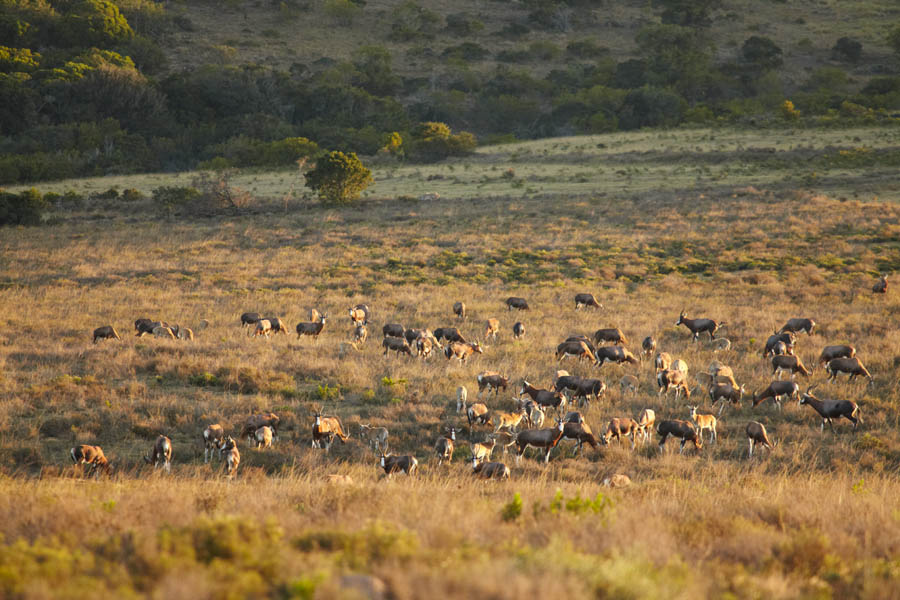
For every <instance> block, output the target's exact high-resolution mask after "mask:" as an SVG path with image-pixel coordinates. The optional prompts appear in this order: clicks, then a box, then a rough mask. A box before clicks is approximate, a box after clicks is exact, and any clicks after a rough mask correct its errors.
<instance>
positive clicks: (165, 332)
mask: <svg viewBox="0 0 900 600" xmlns="http://www.w3.org/2000/svg"><path fill="white" fill-rule="evenodd" d="M153 336H154V337H158V338H168V339H170V340H174V339H176V338H175V332H174V331H172V328H171V327H165V326H163V325H157V326H156V327H154V328H153Z"/></svg>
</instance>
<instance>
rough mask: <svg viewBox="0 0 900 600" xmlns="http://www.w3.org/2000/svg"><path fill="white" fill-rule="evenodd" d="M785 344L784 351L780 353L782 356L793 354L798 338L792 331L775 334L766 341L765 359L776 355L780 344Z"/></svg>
mask: <svg viewBox="0 0 900 600" xmlns="http://www.w3.org/2000/svg"><path fill="white" fill-rule="evenodd" d="M779 342H780V343H782V344H784V348H783V350H781V351H780V353H781V354H792V353H793V351H794V344H795V343H797V336H795V335H794V334H793V333H792V332H790V331H785V332H784V333H778V332H775V333H773V334H772V335H770V336H769V337H768V338H767V339H766V345H765V347H764V348H763V353H762V355H763V358H766V357H767V356H770V355H773V354H776V353H777V352H776V350H777V348H776V347H777V346H778V343H779Z"/></svg>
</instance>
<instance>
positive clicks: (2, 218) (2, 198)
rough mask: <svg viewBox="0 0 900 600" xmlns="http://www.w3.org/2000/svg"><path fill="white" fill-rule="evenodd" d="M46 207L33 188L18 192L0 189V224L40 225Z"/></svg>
mask: <svg viewBox="0 0 900 600" xmlns="http://www.w3.org/2000/svg"><path fill="white" fill-rule="evenodd" d="M47 207H48V203H47V201H46V200H45V199H44V197H43V196H41V195H40V194H39V193H38V191H37V190H36V189H34V188H31V189H30V190H27V191H24V192H22V193H20V194H12V193H8V192H3V191H2V190H0V225H40V224H41V221H42V220H43V218H44V212H45V211H46V210H47Z"/></svg>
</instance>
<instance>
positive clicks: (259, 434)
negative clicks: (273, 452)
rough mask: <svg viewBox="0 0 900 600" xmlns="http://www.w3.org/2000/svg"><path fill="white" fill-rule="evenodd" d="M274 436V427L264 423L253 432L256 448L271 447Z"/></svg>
mask: <svg viewBox="0 0 900 600" xmlns="http://www.w3.org/2000/svg"><path fill="white" fill-rule="evenodd" d="M272 436H273V432H272V428H271V427H269V426H268V425H263V426H262V427H260V428H259V429H257V430H256V433H255V434H253V438H254V439H255V440H256V449H257V450H265V449H266V448H271V447H272Z"/></svg>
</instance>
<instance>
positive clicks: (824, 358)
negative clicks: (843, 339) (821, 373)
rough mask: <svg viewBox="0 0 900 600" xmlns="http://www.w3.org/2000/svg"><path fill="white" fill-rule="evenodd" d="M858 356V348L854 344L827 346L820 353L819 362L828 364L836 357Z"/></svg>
mask: <svg viewBox="0 0 900 600" xmlns="http://www.w3.org/2000/svg"><path fill="white" fill-rule="evenodd" d="M854 356H856V348H854V347H853V346H847V345H843V346H825V348H823V349H822V354H820V355H819V360H818V364H819V365H826V364H828V363H829V362H831V361H833V360H834V359H836V358H853V357H854Z"/></svg>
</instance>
